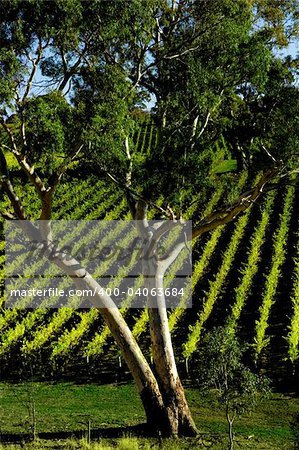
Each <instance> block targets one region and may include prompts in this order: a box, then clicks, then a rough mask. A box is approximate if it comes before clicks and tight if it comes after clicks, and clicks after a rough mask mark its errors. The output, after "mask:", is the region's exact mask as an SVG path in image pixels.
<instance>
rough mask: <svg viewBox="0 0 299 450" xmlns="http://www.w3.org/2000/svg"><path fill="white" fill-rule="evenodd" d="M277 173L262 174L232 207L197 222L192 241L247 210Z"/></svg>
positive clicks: (275, 170) (275, 171)
mask: <svg viewBox="0 0 299 450" xmlns="http://www.w3.org/2000/svg"><path fill="white" fill-rule="evenodd" d="M278 173H279V170H278V169H276V168H275V169H271V170H268V171H267V172H266V173H264V175H263V176H262V178H261V180H260V181H259V182H258V184H257V185H256V186H255V187H254V188H253V189H251V190H250V191H247V192H245V193H244V194H242V195H241V196H240V197H239V199H238V200H237V201H236V202H235V203H234V204H233V205H232V206H230V207H228V208H224V209H221V210H219V211H216V212H214V213H212V214H210V215H209V216H207V217H206V218H205V219H204V220H202V221H201V222H199V224H198V225H196V226H195V227H194V228H193V232H192V239H195V238H197V237H199V236H201V235H202V234H204V233H206V232H208V231H211V230H214V229H215V228H216V227H218V226H220V225H225V224H226V223H228V222H231V221H232V220H233V219H234V218H235V217H236V216H238V215H239V214H240V213H241V212H243V211H245V210H246V209H247V208H249V207H250V206H251V205H252V204H253V203H254V202H255V201H256V200H257V199H258V197H260V195H261V194H262V193H263V191H264V188H265V186H266V184H268V183H269V181H271V180H272V179H274V177H276V176H277V175H278Z"/></svg>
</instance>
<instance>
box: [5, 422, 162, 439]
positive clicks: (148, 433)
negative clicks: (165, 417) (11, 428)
mask: <svg viewBox="0 0 299 450" xmlns="http://www.w3.org/2000/svg"><path fill="white" fill-rule="evenodd" d="M87 433H88V431H87V429H86V430H75V431H57V432H42V433H38V434H37V436H36V437H37V438H39V439H44V440H58V439H72V438H76V439H81V438H85V437H86V436H87ZM124 435H130V436H136V437H158V436H157V434H156V433H153V431H152V430H150V428H149V427H148V426H147V425H146V424H145V423H144V424H139V425H134V426H126V427H105V428H98V429H94V430H90V437H91V439H99V438H108V439H109V438H111V439H112V438H120V437H123V436H124ZM32 440H33V437H32V433H3V434H1V433H0V442H1V443H5V444H8V443H14V444H17V443H21V442H31V441H32Z"/></svg>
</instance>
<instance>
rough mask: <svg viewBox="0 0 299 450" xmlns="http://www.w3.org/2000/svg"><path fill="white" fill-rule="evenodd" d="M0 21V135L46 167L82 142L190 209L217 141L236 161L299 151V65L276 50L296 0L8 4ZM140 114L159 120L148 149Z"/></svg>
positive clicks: (94, 156) (117, 170) (138, 183)
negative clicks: (140, 143)
mask: <svg viewBox="0 0 299 450" xmlns="http://www.w3.org/2000/svg"><path fill="white" fill-rule="evenodd" d="M1 17H2V22H1V61H2V62H1V66H0V70H1V78H2V79H3V81H2V83H1V88H0V89H1V90H0V101H1V105H2V106H1V112H2V122H3V125H4V127H5V128H6V130H3V132H2V134H1V141H2V142H3V143H4V144H5V145H7V146H10V144H11V142H9V141H11V138H13V139H14V141H15V144H16V146H17V147H18V148H19V149H22V153H23V154H25V155H26V156H27V159H28V161H30V164H32V165H33V164H34V165H35V166H36V168H38V170H40V171H42V172H43V175H44V176H47V177H50V176H51V175H52V174H53V170H54V169H55V167H56V168H57V166H59V163H61V162H62V161H63V158H67V156H68V155H72V154H73V152H74V148H76V145H81V144H82V145H83V147H82V151H81V153H80V155H81V158H82V159H83V158H84V160H85V162H86V163H87V164H88V163H90V162H92V165H93V167H97V170H98V171H99V172H103V173H107V172H109V174H111V175H112V176H113V177H114V178H115V179H117V180H118V181H119V184H120V185H122V184H123V185H127V184H128V183H129V184H130V187H131V188H132V189H134V190H135V191H137V192H138V193H139V194H140V195H142V196H144V197H145V198H147V199H149V200H151V201H156V200H157V198H158V197H159V196H161V194H162V195H163V197H164V204H165V205H166V204H170V205H172V207H173V208H176V209H177V210H179V211H180V213H183V212H184V210H185V208H186V206H187V205H188V204H189V203H190V201H191V198H192V196H193V195H194V194H196V193H199V192H202V195H203V192H204V190H205V189H206V188H208V187H209V186H211V184H213V182H214V181H213V179H212V178H211V177H209V174H210V167H211V162H212V161H213V160H214V159H215V157H216V158H217V155H215V147H214V144H215V143H216V142H217V141H219V139H221V138H223V137H224V138H225V140H226V142H227V145H228V147H229V149H230V151H231V155H232V156H231V157H232V159H236V160H237V161H238V167H239V169H241V168H242V167H244V165H245V166H247V167H248V166H251V168H253V167H255V168H256V167H258V166H259V164H260V167H266V166H267V164H268V165H270V164H271V163H273V161H274V160H284V161H285V160H286V159H287V160H288V161H290V157H291V156H292V155H293V154H294V153H295V154H296V148H297V147H298V125H299V124H298V115H297V112H296V111H297V110H298V101H299V98H298V88H297V85H296V76H297V69H298V64H297V60H296V58H295V57H294V56H293V57H287V58H284V59H282V58H278V57H277V56H275V50H277V49H279V48H282V47H283V46H287V45H288V44H289V43H290V42H292V41H293V40H294V39H295V38H296V36H297V33H298V3H297V1H283V2H272V1H265V0H263V1H250V0H248V1H243V0H238V1H233V0H225V1H222V0H221V1H220V0H219V1H218V0H216V1H214V0H213V1H211V0H198V1H188V0H180V1H175V0H174V1H172V2H170V1H168V0H150V1H148V2H143V1H140V0H134V1H132V2H127V1H125V0H124V1H122V0H119V1H117V2H107V1H105V0H104V1H103V0H93V1H88V2H86V1H80V0H67V1H60V0H57V1H55V2H52V1H42V2H41V1H37V0H29V1H21V0H14V1H10V2H2V4H1ZM149 101H150V102H151V104H152V105H153V108H152V111H151V113H150V114H149V113H146V108H147V105H148V102H149ZM138 110H139V111H140V110H143V111H145V117H146V116H150V117H151V120H154V122H155V124H156V126H157V128H158V130H159V133H158V144H157V145H156V147H155V149H154V150H153V151H152V152H150V154H140V152H138V150H137V149H136V148H135V147H134V141H133V136H134V133H135V132H136V130H137V129H138V128H139V127H140V126H142V123H141V122H142V121H141V120H140V115H138V114H136V111H138ZM291 130H292V132H290V131H291ZM8 132H9V133H8ZM54 154H55V155H56V156H57V158H56V157H55V158H53V155H54ZM257 162H258V164H256V163H257Z"/></svg>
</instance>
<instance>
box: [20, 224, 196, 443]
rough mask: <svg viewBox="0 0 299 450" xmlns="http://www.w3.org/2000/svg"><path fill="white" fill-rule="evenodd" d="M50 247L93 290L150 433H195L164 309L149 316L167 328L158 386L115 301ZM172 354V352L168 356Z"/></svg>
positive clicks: (66, 268)
mask: <svg viewBox="0 0 299 450" xmlns="http://www.w3.org/2000/svg"><path fill="white" fill-rule="evenodd" d="M23 225H24V228H23V229H24V231H25V232H26V234H27V235H28V236H29V237H30V238H31V239H32V237H33V236H34V238H35V239H36V231H34V232H33V234H32V229H31V227H30V224H29V227H28V222H27V223H26V225H25V222H24V223H23ZM44 225H46V224H44ZM46 230H47V231H50V227H46V226H44V227H42V234H43V238H45V237H46V236H45V234H46V233H47V231H46ZM44 241H45V239H44ZM47 245H48V246H47V250H46V251H45V253H44V256H46V257H48V258H50V259H51V262H53V263H54V264H56V265H57V266H58V267H59V268H60V269H62V270H63V272H64V273H66V274H68V275H69V276H70V277H71V278H72V279H73V282H74V284H75V285H76V287H77V288H78V289H81V290H91V291H92V292H93V293H94V295H92V296H90V300H91V301H92V303H93V305H94V306H95V307H97V308H98V309H99V311H100V313H101V315H102V317H103V319H104V321H105V322H106V323H107V325H108V327H109V329H110V331H111V334H112V335H113V337H114V339H115V341H116V343H117V344H118V346H119V348H120V350H121V352H122V355H123V357H124V360H125V361H126V363H127V365H128V368H129V370H130V372H131V374H132V376H133V378H134V381H135V383H136V386H137V389H138V392H139V395H140V398H141V400H142V403H143V406H144V410H145V413H146V417H147V424H148V427H149V429H150V431H151V432H154V433H157V432H160V433H161V434H162V435H166V436H172V435H177V434H178V433H182V434H188V435H190V434H194V431H195V427H193V425H194V424H193V423H192V419H191V416H190V412H189V409H188V405H187V402H186V399H185V395H184V391H183V388H182V385H181V382H180V380H179V377H178V374H177V370H176V367H175V361H174V355H173V351H172V345H171V340H170V334H169V329H168V326H165V316H164V315H163V314H164V313H165V314H166V310H165V308H164V313H163V310H160V309H157V310H156V312H153V311H154V310H151V313H150V316H151V317H153V316H156V315H157V317H160V313H161V314H162V316H161V320H160V319H158V320H157V325H158V323H159V322H161V326H163V327H164V328H165V327H166V328H165V331H164V328H163V331H162V332H161V334H159V336H158V339H157V341H156V340H153V349H154V355H155V362H157V369H158V370H157V378H158V380H160V383H159V381H158V380H157V379H156V377H155V375H154V374H153V372H152V370H151V368H150V366H149V364H148V362H147V361H146V358H145V357H144V355H143V353H142V351H141V349H140V347H139V345H138V344H137V342H136V340H135V338H134V337H133V334H132V332H131V330H130V329H129V327H128V325H127V323H126V322H125V320H124V318H123V316H122V314H121V313H120V311H119V309H118V308H117V307H116V305H115V303H114V302H113V300H112V299H111V298H110V297H109V296H108V295H107V294H106V293H105V290H104V289H102V287H101V286H100V285H99V284H98V282H97V281H96V280H95V279H94V278H93V277H92V276H91V275H90V274H89V273H88V272H87V271H86V270H85V269H84V268H82V267H81V266H80V264H79V262H78V261H77V260H76V259H74V258H71V257H70V255H66V254H65V253H64V252H62V251H60V250H59V249H57V248H56V247H55V246H54V245H53V244H51V243H49V241H48V244H47ZM53 252H55V258H53ZM166 322H167V316H166ZM167 324H168V322H167ZM167 330H168V334H167ZM160 336H162V338H160ZM164 336H167V342H166V341H165V340H164ZM160 344H161V346H162V347H163V348H162V349H161V351H159V350H158V349H157V346H159V345H160ZM165 351H166V353H165ZM169 351H170V353H169V355H168V352H169ZM164 354H165V355H164ZM158 355H160V356H158ZM166 355H167V356H166ZM163 361H165V362H166V367H165V369H163V371H161V369H162V365H163ZM168 371H169V372H168ZM192 424H193V425H192ZM190 425H192V426H190ZM191 431H192V433H191Z"/></svg>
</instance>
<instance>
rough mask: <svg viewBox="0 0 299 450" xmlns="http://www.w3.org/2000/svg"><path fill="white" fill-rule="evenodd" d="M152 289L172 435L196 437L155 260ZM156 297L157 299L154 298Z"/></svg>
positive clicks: (158, 362)
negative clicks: (178, 368)
mask: <svg viewBox="0 0 299 450" xmlns="http://www.w3.org/2000/svg"><path fill="white" fill-rule="evenodd" d="M144 272H145V273H144V278H145V287H146V288H147V289H148V292H149V294H148V314H149V324H150V335H151V342H152V353H153V360H154V364H155V372H156V378H157V381H158V384H159V388H160V392H161V395H162V398H163V402H164V406H165V408H166V409H167V414H168V417H169V419H170V430H169V432H170V433H169V434H172V435H184V436H195V435H196V433H197V430H196V426H195V423H194V421H193V419H192V416H191V412H190V409H189V406H188V403H187V400H186V397H185V392H184V389H183V386H182V383H181V380H180V377H179V374H178V371H177V367H176V362H175V358H174V351H173V346H172V341H171V335H170V330H169V324H168V317H167V308H166V304H165V297H164V294H163V278H164V271H163V270H161V269H159V267H158V266H157V265H156V264H155V262H154V260H153V259H152V260H149V261H148V262H147V264H145V267H144ZM152 293H153V294H154V295H152Z"/></svg>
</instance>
